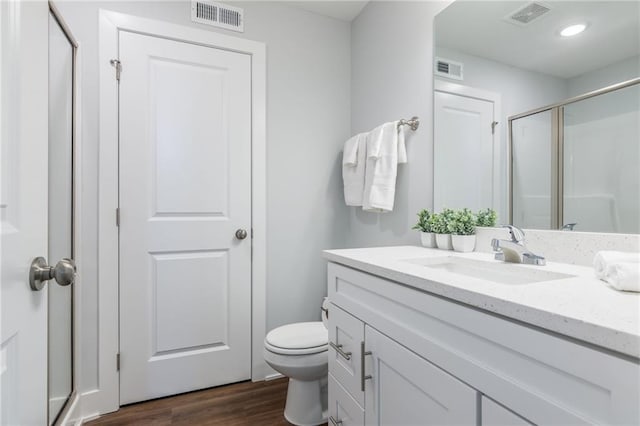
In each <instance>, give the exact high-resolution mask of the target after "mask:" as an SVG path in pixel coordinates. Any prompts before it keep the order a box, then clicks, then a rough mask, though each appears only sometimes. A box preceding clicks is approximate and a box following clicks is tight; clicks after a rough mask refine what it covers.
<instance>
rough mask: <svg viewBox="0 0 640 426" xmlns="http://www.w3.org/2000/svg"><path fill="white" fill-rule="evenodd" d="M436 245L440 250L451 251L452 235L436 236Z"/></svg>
mask: <svg viewBox="0 0 640 426" xmlns="http://www.w3.org/2000/svg"><path fill="white" fill-rule="evenodd" d="M436 243H437V244H438V248H439V249H442V250H451V249H452V248H453V246H452V245H451V234H436Z"/></svg>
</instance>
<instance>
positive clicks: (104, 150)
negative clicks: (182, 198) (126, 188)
mask: <svg viewBox="0 0 640 426" xmlns="http://www.w3.org/2000/svg"><path fill="white" fill-rule="evenodd" d="M99 25H100V28H99V31H100V38H99V70H100V89H99V90H100V147H99V177H98V185H99V194H98V216H99V217H98V265H99V267H98V329H99V330H100V333H99V336H98V358H99V363H98V383H99V389H97V390H96V391H93V392H89V393H86V394H84V395H83V402H82V404H83V412H84V413H85V414H90V413H106V412H110V411H115V410H117V409H118V408H119V406H120V398H119V373H118V371H117V370H116V354H117V353H118V350H119V335H118V320H119V318H118V303H119V302H118V228H117V226H116V208H117V207H118V90H117V83H116V79H115V69H114V68H113V67H112V66H111V64H110V62H109V61H110V60H111V59H114V58H118V33H119V32H120V31H130V32H135V33H139V34H145V35H151V36H155V37H162V38H167V39H171V40H177V41H182V42H187V43H194V44H198V45H201V46H209V47H214V48H217V49H224V50H230V51H234V52H240V53H244V54H248V55H251V100H252V102H251V104H252V105H251V117H250V119H251V126H252V132H251V157H252V166H251V227H252V230H253V241H252V248H253V255H252V259H251V267H252V278H251V292H252V296H251V315H252V318H251V342H252V344H251V378H252V380H253V381H258V380H264V379H265V376H266V375H267V373H268V371H269V370H268V367H267V365H266V363H265V362H264V359H263V356H262V347H263V340H264V336H265V332H266V46H265V45H264V43H260V42H256V41H251V40H245V39H242V38H237V37H230V36H227V35H223V34H219V33H215V32H212V31H206V30H201V29H195V28H191V27H187V26H182V25H176V24H171V23H167V22H163V21H156V20H151V19H146V18H140V17H137V16H132V15H126V14H122V13H117V12H112V11H106V10H100V18H99ZM122 68H123V69H122V72H123V73H126V72H127V71H126V69H127V64H122ZM247 120H249V117H247Z"/></svg>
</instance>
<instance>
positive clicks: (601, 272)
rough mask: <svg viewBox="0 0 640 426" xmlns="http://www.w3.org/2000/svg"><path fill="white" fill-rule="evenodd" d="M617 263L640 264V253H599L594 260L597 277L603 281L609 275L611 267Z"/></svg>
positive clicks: (604, 251) (609, 251)
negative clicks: (608, 271)
mask: <svg viewBox="0 0 640 426" xmlns="http://www.w3.org/2000/svg"><path fill="white" fill-rule="evenodd" d="M617 263H640V253H636V252H624V251H613V250H602V251H599V252H597V253H596V255H595V256H594V258H593V268H594V270H595V273H596V277H598V278H599V279H603V278H604V277H605V276H606V275H607V270H608V269H609V267H611V266H612V265H615V264H617Z"/></svg>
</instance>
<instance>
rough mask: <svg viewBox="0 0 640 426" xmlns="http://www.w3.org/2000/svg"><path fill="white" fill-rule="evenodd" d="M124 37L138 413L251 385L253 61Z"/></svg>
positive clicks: (125, 289) (123, 217)
mask: <svg viewBox="0 0 640 426" xmlns="http://www.w3.org/2000/svg"><path fill="white" fill-rule="evenodd" d="M119 37H120V38H119V45H120V50H119V52H120V58H119V60H120V62H121V65H122V72H121V78H120V86H119V87H120V89H119V90H120V92H119V93H120V98H119V119H120V142H119V143H120V229H119V233H120V352H121V358H120V359H121V364H120V365H121V370H120V403H121V404H127V403H131V402H135V401H142V400H147V399H151V398H157V397H161V396H166V395H172V394H177V393H180V392H186V391H191V390H195V389H201V388H206V387H210V386H217V385H221V384H226V383H232V382H236V381H240V380H246V379H249V378H250V377H251V235H250V234H251V58H250V56H248V55H245V54H241V53H235V52H230V51H225V50H220V49H214V48H210V47H205V46H200V45H194V44H189V43H183V42H178V41H173V40H167V39H162V38H157V37H151V36H145V35H140V34H134V33H129V32H120V36H119ZM245 238H246V239H245Z"/></svg>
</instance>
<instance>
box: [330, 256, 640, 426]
mask: <svg viewBox="0 0 640 426" xmlns="http://www.w3.org/2000/svg"><path fill="white" fill-rule="evenodd" d="M324 255H325V258H327V259H328V261H329V264H328V295H329V300H330V302H331V305H330V307H329V341H330V349H329V416H330V418H329V424H330V425H332V424H333V425H343V426H347V425H351V424H354V425H358V424H361V425H362V424H367V425H429V424H437V425H443V424H457V425H527V424H545V425H571V424H616V425H631V424H640V407H639V404H638V401H640V318H639V316H640V315H639V314H640V294H631V293H621V292H617V291H615V290H613V289H610V288H608V287H607V286H606V284H604V283H602V282H600V281H598V280H596V279H595V277H594V276H593V271H592V269H591V268H587V267H581V266H573V265H565V264H557V263H555V264H554V263H549V264H548V265H547V266H528V265H515V264H505V263H503V262H498V261H495V260H493V256H492V255H491V254H488V253H469V254H457V253H453V252H450V251H442V250H435V249H425V248H421V247H410V246H406V247H382V248H367V249H352V250H330V251H325V253H324Z"/></svg>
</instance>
